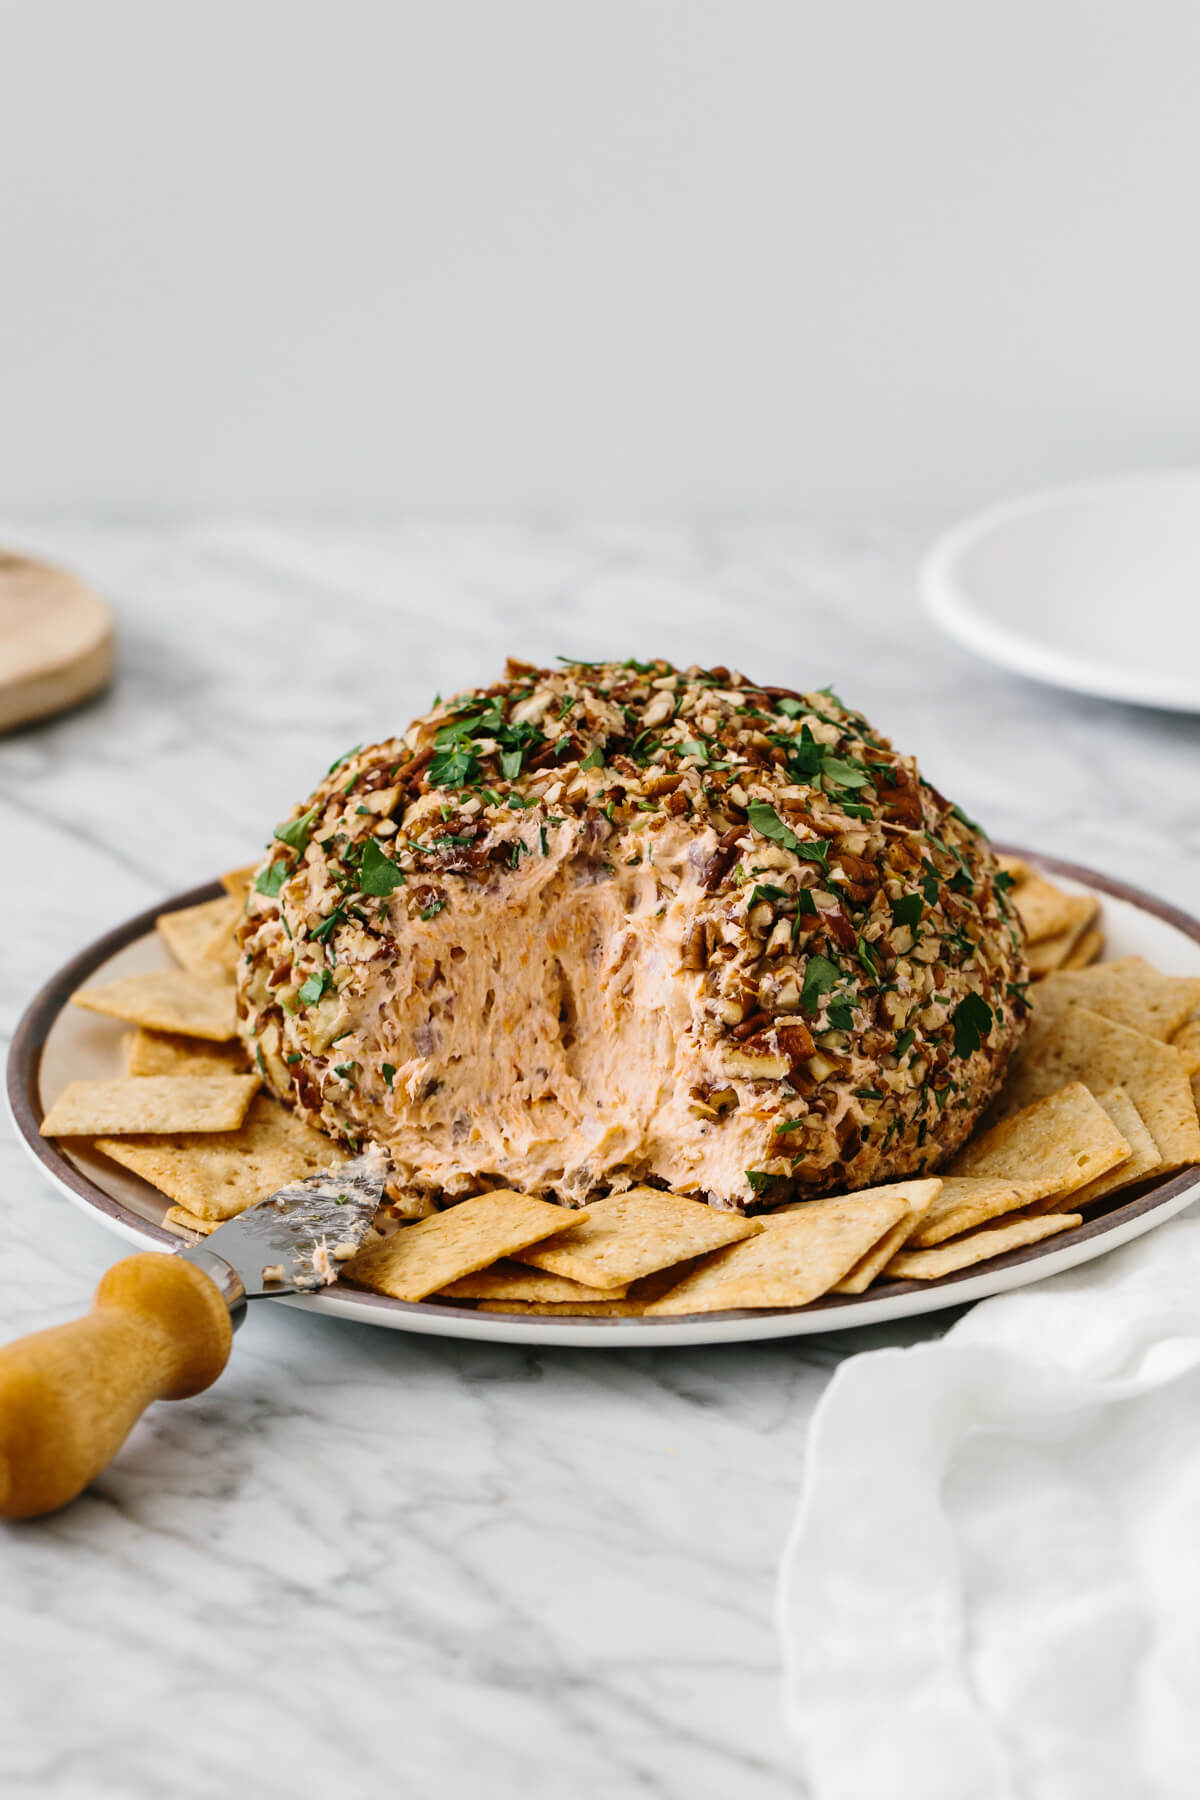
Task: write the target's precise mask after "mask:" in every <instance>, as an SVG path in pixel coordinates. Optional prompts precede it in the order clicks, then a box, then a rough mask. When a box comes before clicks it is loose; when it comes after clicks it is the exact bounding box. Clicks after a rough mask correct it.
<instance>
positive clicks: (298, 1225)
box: [176, 1146, 388, 1318]
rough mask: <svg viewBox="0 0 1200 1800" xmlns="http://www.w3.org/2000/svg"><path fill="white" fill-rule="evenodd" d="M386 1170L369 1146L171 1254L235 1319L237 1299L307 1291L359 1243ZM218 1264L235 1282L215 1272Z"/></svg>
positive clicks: (334, 1271) (333, 1275)
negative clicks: (210, 1282)
mask: <svg viewBox="0 0 1200 1800" xmlns="http://www.w3.org/2000/svg"><path fill="white" fill-rule="evenodd" d="M387 1169H388V1160H387V1156H386V1154H385V1153H384V1152H383V1151H382V1150H380V1149H378V1148H376V1147H375V1146H372V1147H371V1149H369V1150H367V1151H365V1152H364V1154H363V1155H362V1156H356V1157H355V1158H354V1159H353V1160H352V1161H350V1162H344V1163H341V1164H339V1165H338V1166H337V1167H336V1168H332V1169H324V1170H322V1171H321V1173H320V1174H317V1175H310V1176H308V1177H307V1179H306V1180H304V1181H297V1182H293V1183H291V1184H290V1185H289V1186H288V1187H283V1188H280V1189H279V1191H278V1193H275V1194H272V1195H271V1196H270V1198H269V1199H267V1200H260V1201H259V1203H258V1205H257V1206H251V1207H249V1208H248V1209H247V1210H246V1211H245V1212H243V1213H239V1214H238V1215H237V1217H236V1218H234V1219H230V1220H228V1221H227V1222H226V1223H225V1224H224V1225H221V1226H219V1227H218V1229H217V1230H216V1231H214V1232H213V1233H212V1234H211V1236H209V1237H207V1238H205V1240H204V1242H203V1243H201V1244H193V1245H192V1246H190V1247H189V1248H188V1249H186V1250H180V1251H177V1252H176V1254H177V1255H179V1256H182V1257H183V1258H184V1260H185V1261H186V1262H190V1263H194V1264H195V1265H196V1267H197V1268H199V1269H203V1271H204V1273H205V1274H206V1275H209V1276H211V1277H212V1278H213V1279H214V1280H215V1281H216V1282H217V1285H218V1287H220V1288H221V1290H222V1292H223V1293H224V1294H225V1297H226V1299H227V1300H228V1302H229V1307H230V1311H231V1312H233V1313H234V1315H235V1318H236V1317H237V1316H238V1315H239V1314H240V1312H241V1311H242V1310H243V1301H244V1300H245V1299H251V1300H253V1299H257V1298H259V1297H260V1296H262V1295H264V1294H303V1293H311V1292H312V1291H313V1290H314V1289H316V1288H320V1287H324V1286H325V1285H326V1284H327V1283H328V1282H331V1281H336V1280H337V1276H338V1270H339V1268H340V1266H341V1264H342V1263H343V1262H345V1261H348V1260H349V1258H350V1257H351V1256H352V1255H353V1254H354V1252H355V1251H356V1250H357V1249H358V1247H359V1245H360V1244H361V1243H362V1241H363V1238H364V1237H365V1236H366V1234H367V1231H368V1229H369V1228H370V1224H371V1220H372V1219H373V1218H374V1217H375V1213H376V1211H377V1209H378V1207H379V1204H380V1201H381V1200H382V1198H383V1182H384V1177H385V1176H386V1174H387ZM222 1263H223V1264H225V1265H226V1267H227V1268H228V1269H229V1270H230V1271H232V1273H233V1275H234V1276H235V1277H236V1280H235V1281H232V1282H231V1281H229V1280H228V1279H227V1278H225V1277H224V1276H223V1274H222V1273H221V1271H220V1269H219V1265H220V1264H222ZM239 1287H240V1294H239V1292H238V1289H239Z"/></svg>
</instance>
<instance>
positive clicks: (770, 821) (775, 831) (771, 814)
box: [746, 800, 829, 869]
mask: <svg viewBox="0 0 1200 1800" xmlns="http://www.w3.org/2000/svg"><path fill="white" fill-rule="evenodd" d="M746 816H747V818H748V819H749V820H750V823H751V825H752V826H753V828H754V830H755V831H757V832H758V833H759V834H760V836H762V837H765V838H770V839H771V840H772V841H773V842H774V843H776V844H782V845H783V847H784V849H785V850H790V851H791V852H792V854H793V855H794V856H801V857H803V858H804V860H805V861H806V862H815V863H820V865H821V867H822V868H823V869H827V868H828V867H829V845H828V843H827V841H826V840H825V839H824V838H812V839H808V840H804V841H802V840H801V839H800V838H798V837H797V836H796V834H795V832H794V831H793V830H792V829H791V828H790V826H787V825H785V824H784V822H783V820H782V819H781V818H780V816H779V814H778V813H777V812H776V811H775V808H774V807H773V806H768V805H767V803H766V801H765V800H752V801H751V802H750V804H749V806H748V807H747V808H746Z"/></svg>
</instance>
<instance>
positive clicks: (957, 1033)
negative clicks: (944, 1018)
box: [950, 993, 992, 1056]
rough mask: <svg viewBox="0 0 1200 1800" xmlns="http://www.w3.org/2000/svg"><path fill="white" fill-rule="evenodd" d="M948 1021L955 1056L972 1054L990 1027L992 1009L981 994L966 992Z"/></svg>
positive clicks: (979, 1046)
mask: <svg viewBox="0 0 1200 1800" xmlns="http://www.w3.org/2000/svg"><path fill="white" fill-rule="evenodd" d="M950 1022H951V1024H952V1025H953V1026H954V1054H955V1056H972V1055H974V1053H975V1051H976V1050H978V1049H980V1048H981V1047H982V1045H983V1040H984V1039H985V1038H986V1037H987V1034H988V1032H989V1031H990V1030H991V1029H992V1009H991V1007H990V1006H989V1005H988V1003H987V1001H986V1000H985V999H984V998H983V995H982V994H974V993H971V994H967V995H966V997H965V998H964V999H962V1000H960V1001H959V1003H958V1005H957V1006H956V1007H955V1009H954V1011H953V1013H952V1014H951V1015H950Z"/></svg>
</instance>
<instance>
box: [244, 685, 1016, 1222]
mask: <svg viewBox="0 0 1200 1800" xmlns="http://www.w3.org/2000/svg"><path fill="white" fill-rule="evenodd" d="M1004 889H1005V877H1004V876H1003V875H1002V874H1000V872H999V870H998V868H997V865H996V862H995V859H994V858H993V856H992V854H991V852H990V851H989V849H988V847H987V844H986V841H985V840H984V838H983V836H982V834H981V833H980V832H979V830H978V829H977V827H975V826H974V825H972V824H971V822H970V821H969V820H968V819H967V818H966V817H965V816H964V815H963V814H962V813H961V812H960V811H959V810H958V808H956V807H954V806H952V805H951V804H949V803H948V802H947V801H946V800H944V799H943V798H942V797H941V795H940V794H938V793H937V792H936V790H935V789H933V788H932V787H930V786H929V785H928V783H926V782H925V781H924V780H923V779H922V777H921V775H920V772H919V771H918V769H917V766H916V764H915V762H914V761H913V760H912V759H911V758H909V757H904V756H900V755H898V754H897V753H896V752H895V751H894V750H893V749H892V747H891V745H890V744H889V743H888V742H887V741H886V740H885V739H884V738H882V737H880V736H879V735H878V734H877V733H875V732H874V731H872V730H871V728H870V727H869V726H868V724H867V722H866V720H865V719H863V718H862V717H861V716H860V715H859V714H857V713H855V712H852V711H851V710H850V709H849V708H848V707H847V706H845V705H844V704H843V702H842V701H841V700H839V699H838V698H837V697H836V695H834V694H832V693H831V692H829V691H828V690H825V691H822V692H821V693H813V694H803V695H802V694H796V693H792V692H790V691H786V690H783V689H779V688H769V687H760V686H757V685H756V684H754V683H753V682H750V681H748V680H746V679H745V678H744V677H743V676H741V675H737V674H731V673H730V672H729V671H728V670H727V669H722V668H717V669H697V668H690V669H675V668H672V667H671V665H670V664H669V663H666V662H653V663H638V662H626V663H600V664H583V663H579V664H569V665H566V666H564V667H562V668H560V669H553V670H552V669H537V668H533V667H530V666H528V665H526V664H522V663H515V662H510V663H509V665H508V669H507V672H506V674H505V677H504V679H503V680H501V681H498V682H496V683H494V684H493V685H492V686H491V687H488V688H484V689H477V690H473V691H471V692H469V693H465V694H461V695H459V696H458V697H457V698H456V699H453V700H450V701H448V702H445V703H442V704H439V705H438V706H436V707H435V708H434V710H433V711H432V712H430V713H428V714H427V715H425V716H424V717H423V718H420V719H418V720H417V721H416V722H415V723H414V724H413V725H412V726H411V727H410V728H409V730H408V731H407V732H406V733H405V734H404V736H403V737H402V738H396V739H392V740H390V741H388V742H387V743H383V744H375V745H372V746H371V747H370V748H369V749H361V750H356V751H354V752H352V753H351V754H350V755H349V756H347V757H345V758H343V759H342V760H341V761H340V762H339V763H337V764H335V766H334V767H333V768H332V769H331V770H330V771H329V773H328V775H327V776H326V777H325V779H324V780H323V781H322V782H321V783H320V785H319V786H318V787H317V788H316V790H315V792H314V793H313V794H312V795H311V796H310V797H309V799H308V800H307V801H306V802H304V804H303V805H302V806H300V807H298V808H297V809H296V811H295V812H294V813H293V815H292V817H291V818H290V819H288V820H287V821H286V822H285V823H284V824H282V825H280V826H279V827H277V829H276V832H275V836H274V840H273V842H272V843H271V846H270V848H269V850H268V852H267V855H266V858H265V860H264V862H263V863H262V865H261V867H260V869H259V871H258V875H257V878H256V881H255V883H254V887H253V890H252V893H251V898H250V903H249V906H248V909H247V913H246V916H245V918H244V920H243V923H242V926H241V929H240V936H241V944H242V948H243V951H244V956H243V958H242V960H241V964H240V967H239V975H238V1006H239V1015H240V1026H239V1028H240V1030H241V1033H242V1035H243V1037H244V1039H245V1041H246V1044H247V1046H248V1048H249V1050H250V1052H251V1054H252V1055H253V1056H254V1057H255V1059H256V1061H257V1062H258V1064H259V1066H260V1067H261V1068H262V1070H263V1073H264V1075H265V1077H266V1080H267V1081H268V1083H269V1084H270V1086H271V1088H272V1089H273V1091H274V1092H275V1093H276V1094H277V1095H278V1096H279V1097H280V1098H281V1099H282V1100H284V1101H285V1102H286V1103H287V1104H288V1105H290V1106H292V1107H294V1108H295V1109H296V1110H297V1112H299V1113H300V1114H301V1115H302V1116H303V1117H304V1118H305V1119H307V1120H308V1121H309V1122H310V1123H311V1124H313V1125H316V1126H318V1127H319V1128H320V1129H321V1130H323V1131H326V1132H328V1133H329V1134H330V1135H331V1136H333V1137H337V1138H339V1139H340V1140H342V1141H343V1142H346V1143H348V1144H351V1145H355V1144H357V1143H359V1142H362V1141H365V1140H367V1139H374V1140H375V1141H377V1142H379V1143H381V1144H383V1145H385V1146H386V1147H387V1148H388V1150H389V1152H390V1154H391V1158H392V1165H393V1170H394V1180H395V1181H396V1182H398V1183H399V1184H400V1185H401V1186H403V1187H406V1188H408V1189H410V1190H412V1191H413V1192H415V1193H416V1194H418V1195H420V1194H428V1195H442V1194H444V1195H448V1196H450V1197H452V1198H453V1197H455V1196H458V1195H462V1194H464V1193H469V1192H472V1191H474V1190H475V1189H477V1188H479V1187H486V1186H491V1185H496V1184H503V1185H506V1186H512V1187H515V1188H519V1189H522V1190H526V1191H530V1192H535V1193H536V1192H543V1193H552V1194H554V1195H556V1196H557V1197H558V1198H559V1199H561V1200H563V1201H565V1202H567V1203H568V1204H579V1203H581V1202H583V1201H585V1200H586V1199H587V1198H588V1197H589V1196H590V1195H594V1194H596V1193H597V1192H603V1191H608V1190H611V1189H619V1188H622V1187H625V1186H628V1185H629V1184H630V1183H632V1182H636V1181H647V1180H649V1181H652V1182H661V1183H663V1184H665V1185H667V1186H669V1187H671V1188H673V1189H675V1190H676V1191H678V1192H683V1193H694V1194H696V1195H697V1196H698V1197H701V1198H705V1199H708V1200H709V1201H710V1202H712V1203H713V1204H717V1205H723V1206H738V1207H745V1206H757V1205H773V1204H776V1203H777V1202H779V1201H783V1200H786V1199H788V1198H794V1197H799V1196H802V1195H805V1194H816V1193H820V1192H822V1191H825V1190H828V1189H831V1188H855V1187H862V1186H867V1185H869V1184H873V1183H876V1182H880V1181H884V1180H888V1179H893V1178H899V1177H902V1176H907V1175H911V1174H914V1173H916V1172H918V1171H929V1170H932V1169H935V1168H937V1167H938V1166H939V1165H940V1164H941V1163H942V1162H943V1161H945V1159H946V1158H947V1157H948V1156H949V1155H951V1154H952V1153H953V1151H954V1150H956V1149H957V1148H958V1146H959V1145H960V1144H961V1143H962V1142H963V1141H964V1139H965V1138H966V1137H967V1136H968V1134H969V1133H970V1131H971V1129H972V1127H973V1126H974V1124H975V1122H976V1120H977V1119H978V1117H979V1115H980V1112H981V1111H982V1109H983V1108H984V1106H985V1105H986V1103H987V1101H988V1100H989V1098H990V1097H991V1095H992V1094H993V1092H994V1091H995V1089H996V1087H997V1086H998V1084H999V1082H1000V1080H1001V1078H1002V1076H1003V1073H1004V1070H1005V1067H1006V1065H1007V1062H1008V1059H1009V1056H1010V1054H1011V1052H1012V1050H1013V1048H1014V1045H1015V1044H1016V1042H1017V1040H1018V1039H1019V1037H1020V1035H1021V1032H1022V1030H1023V1025H1024V1020H1025V1016H1026V1013H1027V1003H1026V999H1025V983H1026V981H1027V978H1028V974H1027V969H1026V967H1025V962H1024V955H1023V949H1022V942H1021V937H1020V929H1019V926H1018V924H1017V922H1016V919H1015V917H1014V914H1013V912H1012V909H1011V908H1010V906H1009V903H1008V900H1007V896H1006V893H1005V891H1004Z"/></svg>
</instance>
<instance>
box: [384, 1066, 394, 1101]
mask: <svg viewBox="0 0 1200 1800" xmlns="http://www.w3.org/2000/svg"><path fill="white" fill-rule="evenodd" d="M383 1079H384V1081H385V1082H386V1084H387V1091H388V1093H389V1094H390V1093H391V1091H392V1083H393V1081H394V1080H395V1079H396V1065H395V1063H384V1065H383Z"/></svg>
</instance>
